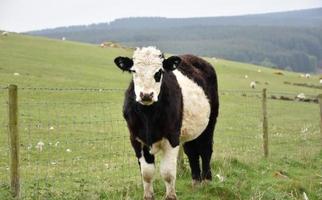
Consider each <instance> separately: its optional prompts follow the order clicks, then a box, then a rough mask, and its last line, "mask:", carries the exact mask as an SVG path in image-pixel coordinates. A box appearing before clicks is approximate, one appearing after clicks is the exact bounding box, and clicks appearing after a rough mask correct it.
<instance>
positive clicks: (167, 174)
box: [160, 139, 179, 200]
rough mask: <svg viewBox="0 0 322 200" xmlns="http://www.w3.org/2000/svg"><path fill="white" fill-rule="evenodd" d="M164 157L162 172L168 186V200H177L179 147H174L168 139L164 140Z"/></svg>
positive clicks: (162, 159)
mask: <svg viewBox="0 0 322 200" xmlns="http://www.w3.org/2000/svg"><path fill="white" fill-rule="evenodd" d="M162 151H163V155H162V158H161V164H160V172H161V176H162V178H163V180H164V182H165V185H166V200H176V199H177V196H176V189H175V183H176V174H177V157H178V152H179V145H177V146H175V147H172V146H171V144H170V142H169V140H168V139H164V140H163V144H162Z"/></svg>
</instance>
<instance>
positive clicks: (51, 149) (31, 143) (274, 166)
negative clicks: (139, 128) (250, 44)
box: [0, 33, 322, 200]
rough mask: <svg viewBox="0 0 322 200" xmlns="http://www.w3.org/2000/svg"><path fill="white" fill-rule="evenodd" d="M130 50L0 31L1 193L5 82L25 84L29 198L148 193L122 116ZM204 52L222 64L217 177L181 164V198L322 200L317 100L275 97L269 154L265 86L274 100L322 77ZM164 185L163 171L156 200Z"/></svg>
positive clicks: (24, 168) (315, 90)
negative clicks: (194, 180) (203, 181)
mask: <svg viewBox="0 0 322 200" xmlns="http://www.w3.org/2000/svg"><path fill="white" fill-rule="evenodd" d="M131 53H132V50H131V49H126V48H112V47H106V48H101V47H99V46H98V45H92V44H84V43H78V42H71V41H61V40H54V39H46V38H41V37H32V36H26V35H19V34H13V33H10V34H9V35H8V36H6V37H0V199H9V196H10V195H9V185H10V184H9V171H8V170H9V160H8V157H9V149H8V137H7V114H6V113H7V98H8V96H7V92H8V91H7V88H6V87H7V86H8V84H17V85H18V87H19V90H18V91H19V93H18V98H19V122H20V123H19V130H20V136H21V141H20V151H21V154H20V158H21V195H22V198H23V199H108V200H110V199H128V200H130V199H141V197H142V186H141V179H140V176H139V170H138V166H137V161H136V159H135V156H134V153H133V152H132V149H131V147H130V144H129V140H128V132H127V130H126V127H125V123H124V121H123V120H122V116H121V109H122V100H123V93H124V89H125V88H126V87H127V85H128V83H129V81H130V78H131V77H130V75H129V74H128V73H122V72H121V71H120V70H119V69H118V68H117V67H115V66H114V63H113V59H114V57H116V56H118V55H127V56H131ZM205 59H207V60H208V61H209V62H211V63H212V64H213V65H214V66H215V69H216V71H217V74H218V80H219V90H220V104H221V108H220V116H219V120H218V124H217V128H216V133H215V145H214V159H213V163H212V166H213V172H214V180H213V182H212V183H210V184H208V185H202V186H200V187H197V188H194V189H192V188H191V179H190V175H189V170H188V168H186V170H179V171H178V181H177V194H178V196H179V198H180V199H227V200H230V199H303V195H304V193H305V194H306V195H307V196H308V197H309V199H310V200H311V199H321V198H322V190H321V182H322V174H321V171H322V168H321V166H322V151H321V135H320V130H319V109H318V104H316V103H314V102H301V101H282V100H275V99H268V105H267V106H268V114H269V115H268V120H269V138H270V145H269V148H270V155H269V157H268V158H267V159H264V158H263V156H262V155H263V153H262V139H261V137H262V136H261V133H262V128H261V126H262V124H261V113H262V112H261V92H262V89H263V88H267V89H268V96H269V97H270V98H271V97H272V96H273V95H274V96H275V97H276V98H280V97H281V96H283V97H284V98H285V97H288V98H294V96H296V95H297V94H299V93H304V94H305V96H308V97H310V98H312V99H314V98H315V97H316V95H317V94H320V93H322V90H321V87H320V86H321V85H320V83H319V76H318V75H313V74H311V77H310V78H304V77H301V76H300V74H299V73H293V72H286V71H277V70H276V69H270V68H264V67H261V66H257V65H252V64H247V63H239V62H233V61H228V60H222V59H214V58H205ZM245 76H247V78H245ZM252 81H254V82H256V87H255V88H254V89H251V88H250V83H251V82H252ZM186 165H187V163H186ZM164 190H165V188H164V185H163V182H162V180H161V178H160V177H159V176H156V182H155V193H156V198H157V199H161V198H162V196H163V194H164Z"/></svg>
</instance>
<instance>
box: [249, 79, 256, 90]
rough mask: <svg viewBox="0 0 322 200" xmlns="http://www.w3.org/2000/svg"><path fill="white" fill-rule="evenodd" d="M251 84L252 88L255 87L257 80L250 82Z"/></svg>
mask: <svg viewBox="0 0 322 200" xmlns="http://www.w3.org/2000/svg"><path fill="white" fill-rule="evenodd" d="M249 86H250V88H252V89H255V87H256V82H255V81H252V82H250V84H249Z"/></svg>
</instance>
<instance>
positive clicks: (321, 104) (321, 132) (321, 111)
mask: <svg viewBox="0 0 322 200" xmlns="http://www.w3.org/2000/svg"><path fill="white" fill-rule="evenodd" d="M318 99H319V105H320V135H321V140H322V94H320V95H319V96H318Z"/></svg>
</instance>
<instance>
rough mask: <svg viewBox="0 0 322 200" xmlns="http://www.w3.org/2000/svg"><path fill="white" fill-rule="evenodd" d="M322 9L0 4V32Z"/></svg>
mask: <svg viewBox="0 0 322 200" xmlns="http://www.w3.org/2000/svg"><path fill="white" fill-rule="evenodd" d="M314 7H322V0H198V1H189V0H159V1H155V0H127V1H126V0H0V30H6V31H15V32H23V31H30V30H39V29H45V28H54V27H59V26H69V25H84V24H91V23H99V22H110V21H113V20H114V19H117V18H124V17H137V16H161V17H175V18H179V17H180V18H181V17H205V16H231V15H243V14H255V13H268V12H276V11H286V10H299V9H306V8H314Z"/></svg>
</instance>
